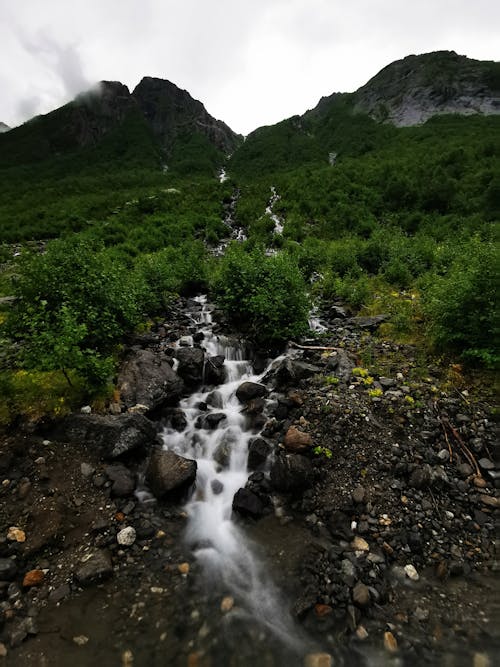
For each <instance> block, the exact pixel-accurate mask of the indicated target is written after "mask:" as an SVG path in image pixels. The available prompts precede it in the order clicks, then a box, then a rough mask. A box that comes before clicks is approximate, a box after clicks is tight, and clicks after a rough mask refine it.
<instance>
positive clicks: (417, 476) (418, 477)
mask: <svg viewBox="0 0 500 667" xmlns="http://www.w3.org/2000/svg"><path fill="white" fill-rule="evenodd" d="M430 482H431V468H430V466H429V465H427V464H424V465H420V466H418V467H417V468H415V469H414V470H413V472H412V473H411V476H410V486H411V487H412V488H413V489H425V488H427V487H428V486H429V484H430Z"/></svg>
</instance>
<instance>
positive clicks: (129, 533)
mask: <svg viewBox="0 0 500 667" xmlns="http://www.w3.org/2000/svg"><path fill="white" fill-rule="evenodd" d="M136 537H137V535H136V532H135V528H133V527H132V526H126V527H125V528H122V529H121V530H120V531H119V533H118V534H117V536H116V541H117V542H118V544H119V545H120V546H122V547H131V546H132V544H134V542H135V539H136Z"/></svg>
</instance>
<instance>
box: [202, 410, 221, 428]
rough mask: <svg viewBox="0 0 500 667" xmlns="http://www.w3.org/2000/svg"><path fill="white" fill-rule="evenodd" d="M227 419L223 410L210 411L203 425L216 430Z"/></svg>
mask: <svg viewBox="0 0 500 667" xmlns="http://www.w3.org/2000/svg"><path fill="white" fill-rule="evenodd" d="M225 419H226V415H225V414H224V413H223V412H209V413H208V415H206V417H205V418H204V419H203V426H204V428H206V429H211V430H215V429H217V428H219V425H220V423H221V422H223V421H224V420H225Z"/></svg>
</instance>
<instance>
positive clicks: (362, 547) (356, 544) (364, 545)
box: [351, 535, 370, 551]
mask: <svg viewBox="0 0 500 667" xmlns="http://www.w3.org/2000/svg"><path fill="white" fill-rule="evenodd" d="M351 547H352V548H353V549H354V550H355V551H370V547H369V545H368V542H367V541H366V540H364V539H363V538H362V537H359V535H356V537H355V538H354V539H353V541H352V542H351Z"/></svg>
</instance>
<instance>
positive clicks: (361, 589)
mask: <svg viewBox="0 0 500 667" xmlns="http://www.w3.org/2000/svg"><path fill="white" fill-rule="evenodd" d="M352 599H353V601H354V602H355V603H356V604H357V605H358V607H367V606H368V605H369V604H370V591H369V590H368V587H367V586H365V584H364V583H363V582H362V581H358V583H357V584H356V586H354V588H353V591H352Z"/></svg>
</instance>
